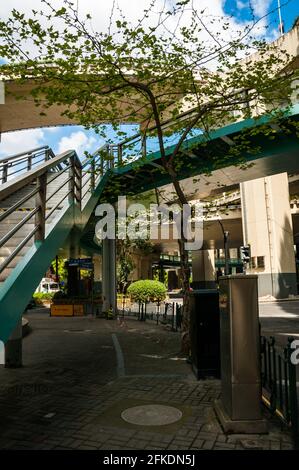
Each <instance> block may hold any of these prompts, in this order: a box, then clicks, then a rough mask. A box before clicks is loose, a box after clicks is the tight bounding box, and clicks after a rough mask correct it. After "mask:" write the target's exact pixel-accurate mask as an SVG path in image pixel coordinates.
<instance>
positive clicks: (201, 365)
mask: <svg viewBox="0 0 299 470" xmlns="http://www.w3.org/2000/svg"><path fill="white" fill-rule="evenodd" d="M190 303H191V305H190V314H191V315H190V340H191V364H192V369H193V372H194V374H195V375H196V377H197V378H198V379H204V378H207V377H217V378H219V377H220V319H219V293H218V290H217V289H199V290H194V291H192V292H191V293H190Z"/></svg>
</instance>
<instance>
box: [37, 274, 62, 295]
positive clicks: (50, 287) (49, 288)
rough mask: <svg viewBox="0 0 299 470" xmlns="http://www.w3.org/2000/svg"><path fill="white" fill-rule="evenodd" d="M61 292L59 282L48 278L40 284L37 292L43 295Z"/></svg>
mask: <svg viewBox="0 0 299 470" xmlns="http://www.w3.org/2000/svg"><path fill="white" fill-rule="evenodd" d="M59 290H60V288H59V284H58V282H55V281H53V279H50V278H48V277H44V278H43V279H42V280H41V282H40V283H39V285H38V287H37V289H36V291H35V292H41V293H43V294H52V293H54V292H58V291H59Z"/></svg>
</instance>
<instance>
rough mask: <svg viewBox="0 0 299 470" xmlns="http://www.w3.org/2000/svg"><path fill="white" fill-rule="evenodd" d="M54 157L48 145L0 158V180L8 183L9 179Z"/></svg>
mask: <svg viewBox="0 0 299 470" xmlns="http://www.w3.org/2000/svg"><path fill="white" fill-rule="evenodd" d="M54 157H55V155H54V153H53V151H52V149H50V148H49V147H48V146H47V145H46V146H43V147H38V148H35V149H33V150H29V151H28V152H22V153H17V154H15V155H12V156H10V157H6V158H3V159H2V160H0V181H1V183H2V184H3V183H6V182H7V181H8V180H10V179H12V178H15V177H17V176H19V175H20V174H22V173H24V172H27V171H30V170H32V169H33V168H36V166H37V165H39V164H40V163H42V162H46V161H47V160H49V159H50V158H54Z"/></svg>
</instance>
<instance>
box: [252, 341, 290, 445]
mask: <svg viewBox="0 0 299 470" xmlns="http://www.w3.org/2000/svg"><path fill="white" fill-rule="evenodd" d="M293 340H294V338H291V337H289V338H288V343H287V345H286V347H284V348H283V349H280V348H279V347H278V346H277V344H276V340H275V338H274V337H273V336H270V338H267V337H265V336H261V373H262V399H263V402H264V404H265V405H266V406H267V407H268V408H269V410H270V412H271V413H272V414H275V415H276V416H278V417H279V418H280V419H281V420H282V421H283V422H284V423H285V424H286V425H287V426H288V427H289V428H290V429H291V432H292V435H293V439H294V445H295V448H297V449H298V448H299V423H298V420H299V413H298V399H297V384H296V365H295V364H293V363H292V361H291V355H292V352H293V349H292V347H291V343H292V342H293Z"/></svg>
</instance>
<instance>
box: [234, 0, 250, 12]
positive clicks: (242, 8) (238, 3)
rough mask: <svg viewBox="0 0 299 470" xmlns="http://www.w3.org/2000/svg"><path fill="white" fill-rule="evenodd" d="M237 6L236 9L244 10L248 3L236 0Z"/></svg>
mask: <svg viewBox="0 0 299 470" xmlns="http://www.w3.org/2000/svg"><path fill="white" fill-rule="evenodd" d="M237 8H238V10H244V8H248V3H246V1H242V0H237Z"/></svg>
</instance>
